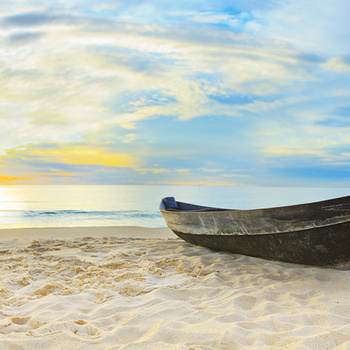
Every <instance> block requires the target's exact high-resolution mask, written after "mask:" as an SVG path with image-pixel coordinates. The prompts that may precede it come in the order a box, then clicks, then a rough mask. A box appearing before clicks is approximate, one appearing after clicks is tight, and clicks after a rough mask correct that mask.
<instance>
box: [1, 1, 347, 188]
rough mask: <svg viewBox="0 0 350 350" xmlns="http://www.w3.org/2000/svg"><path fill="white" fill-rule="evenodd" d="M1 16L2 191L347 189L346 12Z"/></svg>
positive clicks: (104, 4)
mask: <svg viewBox="0 0 350 350" xmlns="http://www.w3.org/2000/svg"><path fill="white" fill-rule="evenodd" d="M1 8H2V11H1V15H0V16H1V17H0V45H1V50H0V86H1V89H0V184H5V185H7V184H61V183H62V184H70V183H71V184H90V183H91V184H201V185H258V186H330V187H331V186H345V187H346V186H348V185H349V183H350V166H349V165H350V136H349V135H350V132H349V131H350V99H349V97H350V40H349V37H350V22H349V21H348V14H349V13H350V2H349V1H346V0H336V1H330V0H318V1H316V0H310V1H308V2H305V1H301V0H294V1H291V0H268V1H257V0H251V1H243V0H242V1H238V0H237V1H225V0H222V1H215V2H214V1H177V2H174V1H159V0H158V1H152V0H148V1H136V0H134V1H115V0H113V1H112V0H111V1H109V0H107V1H93V0H91V1H79V0H70V1H68V0H57V1H56V0H50V1H47V0H45V1H21V0H18V1H16V0H14V1H6V0H5V1H2V4H1Z"/></svg>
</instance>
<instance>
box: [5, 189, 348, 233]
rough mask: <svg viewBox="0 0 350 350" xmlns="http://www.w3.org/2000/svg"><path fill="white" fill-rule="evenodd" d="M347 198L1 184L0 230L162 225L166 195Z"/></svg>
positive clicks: (305, 192)
mask: <svg viewBox="0 0 350 350" xmlns="http://www.w3.org/2000/svg"><path fill="white" fill-rule="evenodd" d="M347 195H349V189H347V188H346V189H345V188H295V187H293V188H281V187H269V188H268V187H250V186H132V185H127V186H101V185H99V186H83V185H80V186H73V185H71V186H69V185H68V186H65V185H58V186H47V185H46V186H2V187H1V186H0V228H22V227H76V226H142V227H164V226H166V225H165V222H164V220H163V217H162V215H161V214H160V212H159V209H158V208H159V204H160V201H161V199H162V198H163V197H167V196H173V197H175V198H176V199H177V200H179V201H183V202H189V203H194V204H200V205H207V206H213V207H220V208H232V209H254V208H266V207H275V206H283V205H291V204H300V203H305V202H312V201H318V200H324V199H330V198H335V197H340V196H347Z"/></svg>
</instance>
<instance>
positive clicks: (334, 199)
mask: <svg viewBox="0 0 350 350" xmlns="http://www.w3.org/2000/svg"><path fill="white" fill-rule="evenodd" d="M346 198H348V199H349V203H350V196H344V197H338V198H333V199H326V200H322V201H316V202H308V203H301V204H290V205H285V206H278V207H265V208H254V209H228V208H217V207H208V206H199V207H203V209H189V210H186V209H180V208H166V207H165V208H164V209H162V208H159V210H160V211H161V212H162V211H165V212H169V213H170V212H181V213H196V212H198V213H202V212H215V211H236V212H237V211H239V212H256V211H270V210H271V211H272V210H279V209H293V208H300V207H307V206H316V207H319V206H320V205H322V204H327V203H330V202H335V203H336V202H339V201H342V200H344V199H346ZM164 199H165V198H163V199H162V201H161V203H163V200H164ZM176 203H183V204H187V205H193V206H197V205H196V204H192V203H187V202H181V201H176Z"/></svg>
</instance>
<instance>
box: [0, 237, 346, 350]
mask: <svg viewBox="0 0 350 350" xmlns="http://www.w3.org/2000/svg"><path fill="white" fill-rule="evenodd" d="M0 253H1V254H0V260H1V265H0V266H1V267H0V270H1V276H2V279H1V282H0V302H1V303H0V305H1V308H0V344H1V346H0V348H1V349H39V348H44V349H84V350H87V349H192V350H195V349H201V350H205V349H208V350H209V349H245V348H255V349H282V348H287V349H339V350H340V349H350V298H349V297H350V272H349V271H339V270H333V269H323V268H316V267H304V266H299V265H292V264H284V263H275V262H270V261H264V260H259V259H254V258H249V257H243V256H237V255H232V254H226V253H219V252H212V251H210V250H207V249H205V248H199V247H194V246H191V245H188V244H186V243H185V242H183V241H181V240H157V239H117V238H107V237H103V238H92V237H85V238H79V239H73V240H37V241H34V242H32V243H31V244H29V245H27V246H24V247H21V248H18V247H17V248H16V247H13V248H9V249H6V250H2V251H1V252H0Z"/></svg>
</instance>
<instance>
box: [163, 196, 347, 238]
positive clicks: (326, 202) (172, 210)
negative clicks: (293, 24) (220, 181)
mask: <svg viewBox="0 0 350 350" xmlns="http://www.w3.org/2000/svg"><path fill="white" fill-rule="evenodd" d="M345 199H349V203H350V196H344V197H338V198H333V199H326V200H322V201H316V202H309V203H303V204H292V205H287V206H280V207H269V208H257V209H224V208H215V207H204V206H203V207H204V208H203V209H197V210H196V209H194V210H191V209H190V210H186V209H180V208H165V209H161V208H159V210H160V212H161V213H162V215H163V216H164V214H165V215H169V214H170V215H173V214H184V215H186V214H190V213H194V214H196V213H203V214H206V213H215V212H221V213H222V212H241V213H244V212H259V211H260V212H265V211H271V212H273V211H275V210H284V209H293V208H300V207H307V206H309V207H310V206H311V207H314V208H320V209H321V208H322V206H323V205H324V206H328V205H332V203H334V205H337V203H339V202H343V201H344V200H345ZM176 203H183V204H187V205H193V204H191V203H186V202H180V201H179V202H178V201H176ZM162 204H163V199H162V201H161V205H162ZM163 205H164V204H163ZM194 206H196V205H194ZM349 211H350V209H349ZM164 219H165V221H166V222H167V220H166V218H165V217H164ZM347 223H350V216H349V215H347V216H340V217H339V221H334V222H332V223H326V224H320V225H317V226H309V227H304V228H299V229H298V228H296V229H294V230H290V231H277V232H259V233H253V234H234V233H233V232H232V233H223V234H218V233H208V234H204V235H206V236H261V235H279V234H291V233H298V234H299V233H300V234H302V233H303V232H304V231H307V230H317V229H319V228H324V227H332V226H336V225H342V224H347ZM183 233H184V234H193V235H196V234H195V233H190V232H183Z"/></svg>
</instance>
